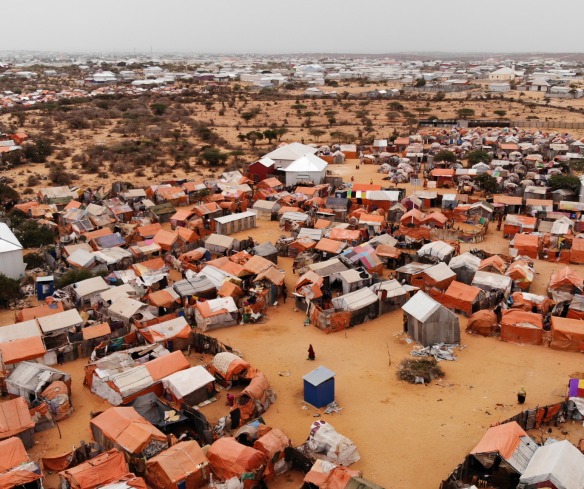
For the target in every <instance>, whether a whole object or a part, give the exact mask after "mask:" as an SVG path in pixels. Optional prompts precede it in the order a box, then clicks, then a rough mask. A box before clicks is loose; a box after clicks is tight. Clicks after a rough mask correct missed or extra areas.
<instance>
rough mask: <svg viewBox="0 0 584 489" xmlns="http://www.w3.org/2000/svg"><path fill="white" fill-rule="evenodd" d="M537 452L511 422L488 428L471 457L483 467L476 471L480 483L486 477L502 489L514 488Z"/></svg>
mask: <svg viewBox="0 0 584 489" xmlns="http://www.w3.org/2000/svg"><path fill="white" fill-rule="evenodd" d="M537 448H538V445H537V443H535V441H533V440H532V439H531V437H529V436H528V435H527V433H525V431H523V429H521V427H520V426H519V425H518V424H517V423H516V422H515V421H511V422H509V423H503V424H500V425H497V426H493V427H491V428H489V429H488V430H487V432H486V433H485V434H484V436H483V438H482V439H481V441H479V443H478V444H477V445H476V446H475V447H474V448H473V449H472V450H471V452H470V456H471V457H472V458H474V460H476V461H477V462H478V463H479V464H480V467H481V468H479V469H478V470H477V471H476V472H478V473H477V475H478V478H479V479H484V477H482V475H483V474H485V473H486V474H488V478H489V479H490V480H497V484H498V485H499V486H502V487H515V486H516V485H517V482H518V481H519V476H520V475H521V474H523V473H524V472H525V470H526V468H527V466H528V464H529V461H530V460H531V458H532V457H533V454H534V453H535V451H536V450H537Z"/></svg>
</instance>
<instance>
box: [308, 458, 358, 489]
mask: <svg viewBox="0 0 584 489" xmlns="http://www.w3.org/2000/svg"><path fill="white" fill-rule="evenodd" d="M353 477H361V472H359V471H357V470H352V469H348V468H347V467H343V466H338V465H333V464H331V463H327V462H325V461H323V460H317V461H316V462H315V463H314V465H313V466H312V468H311V469H310V471H309V472H308V473H307V474H306V475H305V476H304V482H306V483H309V484H313V485H315V486H316V487H318V488H319V489H345V488H346V487H347V485H348V484H349V481H350V480H351V479H352V478H353Z"/></svg>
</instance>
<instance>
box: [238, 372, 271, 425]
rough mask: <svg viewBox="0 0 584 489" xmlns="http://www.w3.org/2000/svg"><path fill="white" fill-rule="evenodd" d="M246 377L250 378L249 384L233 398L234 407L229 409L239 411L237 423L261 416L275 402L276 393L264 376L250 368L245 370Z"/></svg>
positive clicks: (240, 423) (241, 423)
mask: <svg viewBox="0 0 584 489" xmlns="http://www.w3.org/2000/svg"><path fill="white" fill-rule="evenodd" d="M247 378H249V379H251V380H250V382H249V384H248V385H247V386H246V387H245V388H244V389H243V390H242V391H241V393H240V394H239V395H238V396H236V398H235V407H234V408H233V409H232V410H231V412H232V414H233V412H234V411H235V410H238V411H239V418H240V420H239V425H240V426H242V425H244V424H245V423H248V422H250V421H251V420H253V419H255V418H257V417H258V416H261V415H262V414H263V413H265V412H266V411H267V410H268V408H269V407H270V405H271V404H273V403H274V402H276V395H275V394H274V392H273V391H272V389H271V388H270V384H269V382H268V379H267V378H266V376H265V375H264V374H263V373H261V372H259V371H257V370H255V369H250V370H249V371H248V372H247Z"/></svg>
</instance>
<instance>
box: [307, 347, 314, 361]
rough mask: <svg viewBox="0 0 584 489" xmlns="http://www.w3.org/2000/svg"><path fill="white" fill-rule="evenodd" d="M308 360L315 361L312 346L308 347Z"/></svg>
mask: <svg viewBox="0 0 584 489" xmlns="http://www.w3.org/2000/svg"><path fill="white" fill-rule="evenodd" d="M308 359H309V360H316V354H315V353H314V348H312V345H308Z"/></svg>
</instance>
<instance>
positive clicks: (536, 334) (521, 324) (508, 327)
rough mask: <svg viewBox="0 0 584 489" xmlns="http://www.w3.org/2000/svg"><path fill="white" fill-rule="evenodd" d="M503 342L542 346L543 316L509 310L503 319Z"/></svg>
mask: <svg viewBox="0 0 584 489" xmlns="http://www.w3.org/2000/svg"><path fill="white" fill-rule="evenodd" d="M501 340H503V341H508V342H510V343H519V344H527V345H541V344H542V343H543V319H542V316H541V314H536V313H533V312H526V311H521V310H520V309H507V310H505V311H503V317H502V319H501Z"/></svg>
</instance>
